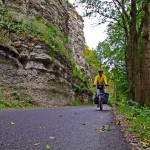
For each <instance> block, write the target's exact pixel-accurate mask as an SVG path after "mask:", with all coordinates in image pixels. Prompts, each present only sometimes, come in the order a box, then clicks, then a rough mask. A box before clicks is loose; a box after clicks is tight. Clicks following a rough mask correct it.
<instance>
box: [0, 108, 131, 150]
mask: <svg viewBox="0 0 150 150" xmlns="http://www.w3.org/2000/svg"><path fill="white" fill-rule="evenodd" d="M104 127H109V128H108V130H102V129H104ZM46 145H47V148H46ZM49 147H50V148H51V150H131V149H130V147H129V145H128V143H127V142H126V140H125V138H124V136H123V133H122V131H121V128H120V126H118V125H115V123H114V115H113V112H112V110H111V108H110V107H108V106H105V110H104V111H99V110H98V109H97V108H96V107H65V108H46V109H25V110H0V150H48V149H49Z"/></svg>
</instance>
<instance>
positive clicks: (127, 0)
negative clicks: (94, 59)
mask: <svg viewBox="0 0 150 150" xmlns="http://www.w3.org/2000/svg"><path fill="white" fill-rule="evenodd" d="M76 1H77V3H78V4H81V5H82V6H83V7H84V8H85V16H89V17H97V18H98V19H99V24H101V23H104V22H110V23H111V24H114V23H115V24H118V25H119V26H120V27H121V28H122V29H123V31H124V42H125V56H126V57H125V60H126V69H127V75H128V83H129V97H130V100H131V101H132V100H134V99H135V100H137V102H138V103H139V104H140V98H141V89H140V87H141V86H140V84H141V75H140V59H139V49H138V40H139V38H140V36H141V33H142V29H143V20H144V19H143V18H144V8H145V6H146V3H147V0H143V1H141V0H109V1H107V0H104V1H101V0H92V1H91V0H76Z"/></svg>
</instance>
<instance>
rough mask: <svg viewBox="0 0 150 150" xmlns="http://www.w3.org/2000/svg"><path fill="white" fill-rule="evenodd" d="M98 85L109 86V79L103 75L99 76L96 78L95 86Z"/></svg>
mask: <svg viewBox="0 0 150 150" xmlns="http://www.w3.org/2000/svg"><path fill="white" fill-rule="evenodd" d="M97 84H102V85H106V84H107V79H106V76H105V75H104V74H102V75H101V76H100V75H99V74H98V75H97V76H96V77H95V80H94V85H97Z"/></svg>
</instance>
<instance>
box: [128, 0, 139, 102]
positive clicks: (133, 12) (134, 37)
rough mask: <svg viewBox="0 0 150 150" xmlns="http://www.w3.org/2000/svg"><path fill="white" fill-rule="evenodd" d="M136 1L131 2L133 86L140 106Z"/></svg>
mask: <svg viewBox="0 0 150 150" xmlns="http://www.w3.org/2000/svg"><path fill="white" fill-rule="evenodd" d="M136 13H137V10H136V0H131V26H130V30H131V31H130V33H131V35H130V36H131V49H132V56H133V85H134V91H135V92H134V94H135V97H134V98H135V100H136V101H137V102H138V103H139V104H140V98H141V88H140V87H141V86H140V85H141V78H140V64H139V53H138V37H137V29H136V20H137V19H136Z"/></svg>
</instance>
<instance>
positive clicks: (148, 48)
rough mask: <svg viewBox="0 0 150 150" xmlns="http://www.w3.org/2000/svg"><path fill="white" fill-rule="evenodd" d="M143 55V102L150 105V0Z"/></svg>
mask: <svg viewBox="0 0 150 150" xmlns="http://www.w3.org/2000/svg"><path fill="white" fill-rule="evenodd" d="M142 57H143V63H142V104H143V105H144V104H146V105H147V106H149V107H150V0H148V4H147V7H146V10H145V21H144V35H143V56H142Z"/></svg>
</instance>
